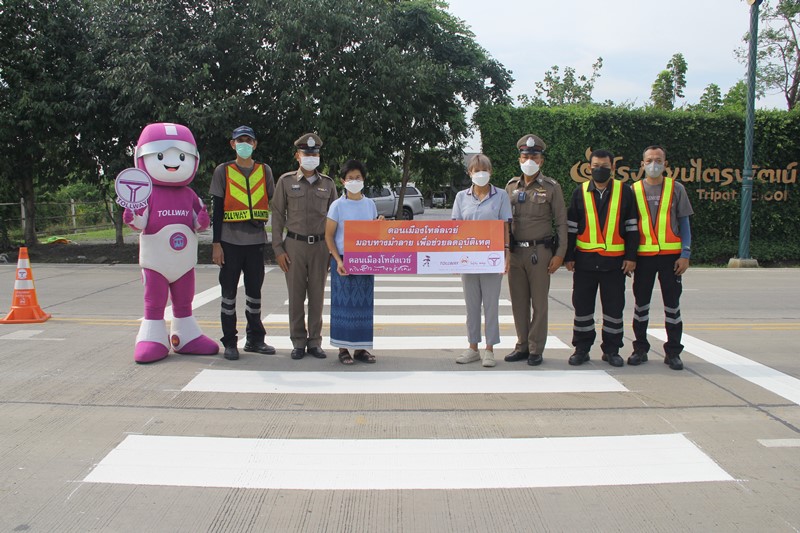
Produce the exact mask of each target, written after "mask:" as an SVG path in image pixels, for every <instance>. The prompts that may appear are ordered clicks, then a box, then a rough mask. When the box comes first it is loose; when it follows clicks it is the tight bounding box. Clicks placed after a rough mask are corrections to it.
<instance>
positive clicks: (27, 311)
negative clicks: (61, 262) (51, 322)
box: [0, 248, 50, 324]
mask: <svg viewBox="0 0 800 533" xmlns="http://www.w3.org/2000/svg"><path fill="white" fill-rule="evenodd" d="M48 318H50V315H49V314H47V313H45V312H44V311H42V308H41V307H39V302H38V301H37V300H36V289H35V288H34V286H33V271H32V270H31V261H30V259H28V249H27V248H20V249H19V260H18V261H17V279H16V281H14V296H13V297H12V299H11V311H10V312H9V313H8V315H7V316H6V317H5V318H3V319H0V323H2V324H25V323H29V322H44V321H45V320H47V319H48Z"/></svg>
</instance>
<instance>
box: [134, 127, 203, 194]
mask: <svg viewBox="0 0 800 533" xmlns="http://www.w3.org/2000/svg"><path fill="white" fill-rule="evenodd" d="M134 162H135V164H136V168H140V169H142V170H144V171H145V172H147V174H149V175H150V177H151V178H152V179H153V183H155V184H156V185H167V186H172V187H180V186H183V185H188V184H189V183H191V181H192V179H193V178H194V175H195V173H196V172H197V166H198V165H199V164H200V153H199V152H198V151H197V143H196V142H195V140H194V135H192V132H191V131H189V128H187V127H186V126H182V125H181V124H172V123H169V122H160V123H156V124H148V125H147V126H145V128H144V129H143V130H142V133H141V135H139V141H138V142H137V143H136V152H135V154H134Z"/></svg>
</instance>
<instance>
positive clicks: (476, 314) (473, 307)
mask: <svg viewBox="0 0 800 533" xmlns="http://www.w3.org/2000/svg"><path fill="white" fill-rule="evenodd" d="M461 285H462V286H463V287H464V301H465V302H466V304H467V339H468V340H469V343H470V344H478V343H479V342H481V306H483V313H484V316H485V317H486V325H485V333H486V344H487V345H488V346H495V345H497V344H500V317H499V308H500V288H501V287H502V285H503V275H502V274H462V275H461Z"/></svg>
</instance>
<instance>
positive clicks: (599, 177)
mask: <svg viewBox="0 0 800 533" xmlns="http://www.w3.org/2000/svg"><path fill="white" fill-rule="evenodd" d="M610 178H611V169H610V168H608V167H597V168H593V169H592V179H593V180H594V181H596V182H597V183H605V182H607V181H608V180H609V179H610Z"/></svg>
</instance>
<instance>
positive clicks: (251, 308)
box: [219, 242, 266, 347]
mask: <svg viewBox="0 0 800 533" xmlns="http://www.w3.org/2000/svg"><path fill="white" fill-rule="evenodd" d="M222 251H223V253H224V254H225V264H223V265H222V268H220V269H219V284H220V287H222V309H221V312H220V323H221V324H222V339H221V340H222V345H223V346H225V347H228V346H236V343H237V341H238V337H237V336H236V335H237V334H238V331H237V330H236V289H237V287H238V285H239V276H240V275H241V274H242V273H244V293H245V296H246V301H245V307H244V316H245V318H246V319H247V329H246V330H245V331H246V334H247V340H248V342H251V343H261V342H264V336H265V335H266V331H265V330H264V324H263V323H262V322H261V285H262V284H263V283H264V245H263V244H251V245H247V246H243V245H237V244H229V243H227V242H222Z"/></svg>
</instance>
